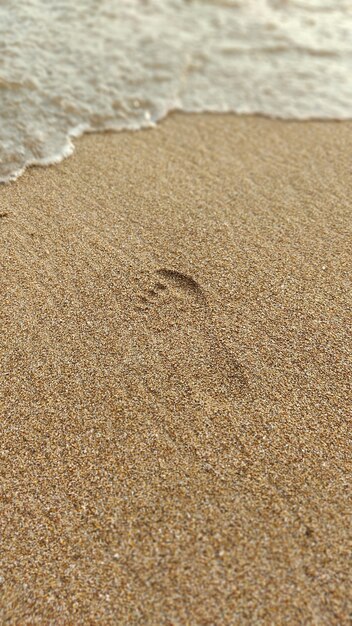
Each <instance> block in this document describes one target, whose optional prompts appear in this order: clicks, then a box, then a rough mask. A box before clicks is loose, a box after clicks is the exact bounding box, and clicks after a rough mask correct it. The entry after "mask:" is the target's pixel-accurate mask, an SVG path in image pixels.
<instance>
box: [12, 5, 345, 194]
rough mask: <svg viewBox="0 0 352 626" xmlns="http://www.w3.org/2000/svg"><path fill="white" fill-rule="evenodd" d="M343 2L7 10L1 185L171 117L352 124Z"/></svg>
mask: <svg viewBox="0 0 352 626" xmlns="http://www.w3.org/2000/svg"><path fill="white" fill-rule="evenodd" d="M351 52H352V3H351V2H350V0H74V1H72V0H60V2H57V3H54V2H50V1H49V2H48V0H19V1H18V0H2V2H0V181H1V182H4V181H8V180H12V179H15V178H16V177H17V176H19V175H20V174H21V173H22V172H23V170H24V169H25V167H26V166H28V165H30V164H33V163H37V164H49V163H54V162H56V161H59V160H61V159H62V158H64V157H65V156H67V155H69V154H70V153H71V152H72V150H73V144H72V137H75V136H78V135H80V134H82V133H83V132H87V131H99V130H106V129H114V130H120V129H139V128H144V127H148V126H152V125H154V124H155V123H156V122H157V121H158V120H160V119H161V118H163V117H164V116H165V115H166V114H167V113H168V112H169V111H171V110H176V109H178V110H182V111H192V112H198V111H214V112H215V111H218V112H229V111H234V112H237V113H245V114H250V113H260V114H263V115H269V116H274V117H280V118H287V119H300V120H302V119H311V118H320V119H347V118H351V117H352V71H351V68H352V59H351Z"/></svg>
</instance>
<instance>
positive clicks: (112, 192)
mask: <svg viewBox="0 0 352 626" xmlns="http://www.w3.org/2000/svg"><path fill="white" fill-rule="evenodd" d="M351 154H352V124H350V123H330V122H328V123H322V122H315V123H289V122H279V121H270V120H266V119H260V118H241V117H236V116H234V115H228V116H226V115H223V116H221V115H218V116H216V115H199V116H196V115H188V116H187V115H182V114H177V115H172V116H171V117H169V118H168V119H167V120H165V121H164V122H163V123H162V124H161V125H160V126H158V127H157V128H156V129H154V130H148V131H140V132H137V133H117V134H109V133H107V134H101V135H89V136H85V137H83V138H82V139H80V140H79V141H77V149H76V152H75V154H74V156H73V157H71V158H70V159H68V160H66V161H64V162H63V163H61V164H60V165H58V166H54V167H50V168H46V169H43V168H32V169H30V170H28V171H27V172H26V173H25V175H24V176H23V177H22V178H21V179H19V180H18V181H17V182H16V183H13V184H11V185H7V186H2V187H1V188H0V214H1V217H0V240H1V248H0V255H1V257H0V263H1V274H0V293H1V309H0V311H1V313H0V315H1V318H0V328H1V362H0V371H1V438H0V454H1V456H0V460H1V462H0V470H1V509H0V537H1V539H0V541H1V546H0V596H1V609H0V622H1V623H2V624H16V625H19V626H23V625H26V624H30V625H32V624H55V626H56V625H61V624H63V625H66V624H67V625H76V624H84V625H87V624H88V625H89V624H104V625H105V624H106V625H110V624H111V625H113V624H118V625H119V626H121V625H126V626H134V625H143V626H145V625H148V626H149V625H150V626H183V625H187V626H198V625H201V626H203V625H204V626H213V625H215V626H217V625H236V626H237V625H239V626H242V625H247V624H248V625H254V624H255V625H265V626H266V625H275V626H276V625H278V626H281V625H282V624H290V625H296V624H304V625H307V624H308V625H311V624H312V625H319V626H320V625H329V626H330V625H336V626H344V625H346V626H347V625H349V624H350V623H351V614H352V591H351V589H352V575H351V571H352V569H351V565H352V563H351V554H352V550H351V548H352V534H351V519H352V516H351V512H352V507H351V452H352V446H351V437H350V433H351V431H350V427H351V404H352V402H351V400H352V394H351V386H352V385H351V310H352V307H351V275H352V273H351V272H352V267H351V265H352V263H351V240H352V239H351V230H352V210H351V202H352V201H351V198H352V169H351Z"/></svg>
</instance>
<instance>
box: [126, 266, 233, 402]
mask: <svg viewBox="0 0 352 626" xmlns="http://www.w3.org/2000/svg"><path fill="white" fill-rule="evenodd" d="M135 309H136V312H137V313H138V314H139V315H141V317H143V319H144V327H145V329H146V331H147V334H149V335H150V338H149V350H152V351H153V353H154V357H155V354H157V355H158V356H159V361H158V360H157V362H158V363H159V367H162V368H166V369H168V370H170V371H171V372H172V375H175V374H176V376H177V378H178V380H179V381H180V382H181V384H182V386H183V387H184V388H187V389H189V390H193V391H197V392H201V393H205V394H207V395H210V396H216V397H217V398H218V399H221V400H222V401H226V400H231V399H232V398H233V397H234V396H237V395H238V393H239V392H240V390H241V388H242V387H243V384H244V376H243V371H242V368H241V366H240V365H239V363H238V361H237V358H236V356H235V355H234V354H233V352H232V350H231V349H230V348H229V347H228V345H227V344H226V342H225V341H224V338H223V336H222V333H221V331H220V329H219V328H218V327H217V324H216V323H215V320H214V319H213V315H212V312H211V309H210V306H209V305H208V302H207V298H206V295H205V293H204V291H203V290H202V288H201V287H200V285H199V284H198V283H197V281H195V280H194V279H193V278H192V277H190V276H186V275H185V274H182V273H181V272H178V271H176V270H172V269H159V270H156V271H155V273H154V275H153V276H152V277H151V279H150V281H149V284H148V285H146V288H145V289H144V290H143V291H142V292H141V293H139V294H138V295H137V298H136V306H135ZM155 362H156V361H155V358H154V359H153V366H154V367H155ZM157 375H158V372H155V377H156V378H157Z"/></svg>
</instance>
